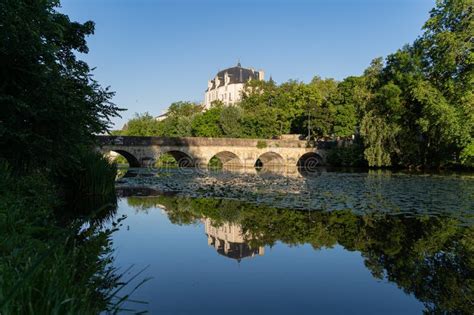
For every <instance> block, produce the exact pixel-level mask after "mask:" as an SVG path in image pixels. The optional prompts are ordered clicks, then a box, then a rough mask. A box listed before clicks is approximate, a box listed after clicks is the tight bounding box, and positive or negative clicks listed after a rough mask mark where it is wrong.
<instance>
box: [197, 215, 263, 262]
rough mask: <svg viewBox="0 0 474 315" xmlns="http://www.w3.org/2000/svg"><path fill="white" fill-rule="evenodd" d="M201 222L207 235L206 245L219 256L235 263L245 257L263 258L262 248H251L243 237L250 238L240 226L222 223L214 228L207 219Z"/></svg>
mask: <svg viewBox="0 0 474 315" xmlns="http://www.w3.org/2000/svg"><path fill="white" fill-rule="evenodd" d="M202 221H203V222H204V228H205V231H206V235H207V244H208V245H209V246H213V247H214V248H215V249H216V251H217V252H218V253H219V254H221V255H223V256H226V257H229V258H232V259H236V260H237V261H240V260H242V259H243V258H246V257H254V256H256V255H259V256H263V255H264V254H265V248H264V247H263V246H260V247H256V248H252V247H251V246H250V245H249V244H248V242H246V239H245V237H248V238H250V235H245V234H244V232H243V231H242V227H241V226H240V225H238V224H235V223H223V224H221V225H219V226H215V225H213V222H212V221H211V219H209V218H205V219H203V220H202Z"/></svg>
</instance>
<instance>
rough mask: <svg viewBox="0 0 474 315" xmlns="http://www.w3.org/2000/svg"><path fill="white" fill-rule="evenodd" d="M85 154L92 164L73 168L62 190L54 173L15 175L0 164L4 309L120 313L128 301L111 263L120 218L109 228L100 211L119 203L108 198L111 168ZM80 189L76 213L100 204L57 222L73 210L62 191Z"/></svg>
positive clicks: (0, 304)
mask: <svg viewBox="0 0 474 315" xmlns="http://www.w3.org/2000/svg"><path fill="white" fill-rule="evenodd" d="M81 159H82V162H83V163H84V162H87V163H89V164H88V167H82V168H78V169H76V170H75V171H74V172H72V174H74V175H75V176H77V177H75V178H69V181H67V182H66V183H64V187H65V188H63V189H58V188H57V186H58V185H55V184H54V183H57V181H54V180H52V179H51V176H49V175H45V174H44V173H41V172H32V173H30V174H28V175H23V176H21V177H15V176H14V175H13V173H12V170H11V169H10V168H9V167H8V165H7V164H6V163H0V257H1V258H0V314H2V315H5V314H98V313H101V312H106V313H117V312H119V311H120V307H121V305H122V303H123V302H124V301H125V300H127V299H128V295H125V296H119V294H120V290H121V289H122V288H124V287H125V286H126V284H127V281H124V280H123V279H122V274H123V273H122V274H119V272H118V271H117V270H116V269H114V267H113V265H112V262H113V256H112V253H113V252H112V243H111V234H112V233H113V232H114V231H115V230H116V228H117V227H118V225H119V224H120V221H121V219H119V220H117V222H115V223H114V224H112V225H111V227H110V228H104V227H103V224H102V223H103V220H102V219H104V218H103V213H105V212H107V211H103V209H106V208H107V209H109V210H110V209H111V208H114V207H115V203H114V201H113V200H111V199H110V198H111V197H110V196H111V194H112V193H113V194H114V196H115V191H114V190H113V189H112V188H111V187H110V186H113V185H114V183H113V179H114V178H115V173H114V166H113V165H112V166H110V165H109V164H108V163H107V165H104V164H103V161H102V160H101V159H100V158H99V157H97V156H96V157H93V156H92V155H86V156H83V157H81ZM82 165H85V164H82ZM64 174H65V173H63V175H64ZM102 176H104V177H102ZM111 178H112V182H109V183H107V181H108V180H110V179H111ZM74 185H77V186H76V189H75V190H74V191H69V189H73V188H74ZM81 194H84V196H86V197H85V198H84V199H85V200H87V201H86V202H85V203H82V204H81V205H80V206H77V207H75V208H74V211H73V213H75V211H78V209H82V208H81V207H83V206H85V205H96V204H98V203H99V202H102V207H101V208H100V209H99V208H90V209H89V213H87V214H86V213H84V212H81V213H80V215H78V216H72V215H71V216H68V218H69V220H64V218H65V216H62V217H61V219H58V216H57V213H58V212H60V211H63V212H68V211H69V210H70V209H68V208H66V205H67V204H71V203H70V202H64V199H63V198H59V196H70V197H74V198H76V197H77V198H78V197H79V196H80V195H81ZM74 200H75V201H78V199H74ZM110 201H112V203H110ZM104 205H105V206H104ZM97 209H99V210H98V211H94V210H97ZM55 210H56V211H55ZM109 213H110V211H109ZM75 214H77V213H75ZM97 214H99V217H100V218H101V220H96V219H95V218H96V215H97ZM73 218H74V219H73ZM109 219H110V218H109Z"/></svg>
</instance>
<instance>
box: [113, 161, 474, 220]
mask: <svg viewBox="0 0 474 315" xmlns="http://www.w3.org/2000/svg"><path fill="white" fill-rule="evenodd" d="M315 174H316V175H315V176H309V177H303V176H301V175H294V176H282V175H278V174H276V173H272V172H262V171H260V172H258V173H257V172H242V171H241V172H226V171H222V172H216V171H212V172H209V171H207V170H200V169H191V168H188V169H167V170H154V171H151V170H146V171H145V170H141V171H139V172H138V173H137V175H136V176H135V177H123V178H122V179H121V180H120V182H118V183H117V185H118V187H119V188H137V187H146V188H149V189H153V190H155V191H159V192H162V193H173V194H177V195H181V196H187V197H213V198H219V199H233V200H241V201H247V202H250V203H255V204H265V205H269V206H273V207H277V208H291V209H304V210H327V211H333V210H343V209H351V210H352V211H354V212H356V213H362V214H364V213H371V212H380V213H402V212H406V211H410V212H414V213H426V214H434V215H436V214H448V213H449V214H453V213H454V214H456V215H459V216H460V217H462V218H463V220H464V221H466V220H469V218H472V210H473V209H474V178H472V177H469V176H464V177H463V176H457V175H449V176H439V175H429V176H420V175H410V174H406V173H391V172H368V173H367V172H365V173H364V172H360V173H354V172H353V173H347V172H328V171H325V170H322V171H320V172H316V173H315Z"/></svg>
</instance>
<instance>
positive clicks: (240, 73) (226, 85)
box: [204, 62, 265, 109]
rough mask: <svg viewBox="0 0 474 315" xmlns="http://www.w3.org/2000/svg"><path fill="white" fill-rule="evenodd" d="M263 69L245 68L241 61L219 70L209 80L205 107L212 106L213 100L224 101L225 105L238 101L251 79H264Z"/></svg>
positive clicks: (205, 95)
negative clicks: (245, 85) (233, 65)
mask: <svg viewBox="0 0 474 315" xmlns="http://www.w3.org/2000/svg"><path fill="white" fill-rule="evenodd" d="M264 76H265V73H264V71H263V70H258V71H257V70H254V69H252V68H243V67H242V66H241V65H240V62H239V63H237V66H235V67H231V68H228V69H225V70H222V71H219V72H218V73H217V75H216V76H215V77H214V79H212V80H209V81H208V82H207V90H206V92H205V94H204V107H205V108H206V109H208V108H210V107H211V103H212V102H213V101H217V100H219V101H222V102H223V103H224V105H230V104H233V103H237V102H239V101H240V100H241V98H242V94H241V91H242V89H243V87H244V84H245V83H247V82H249V81H251V80H263V79H264Z"/></svg>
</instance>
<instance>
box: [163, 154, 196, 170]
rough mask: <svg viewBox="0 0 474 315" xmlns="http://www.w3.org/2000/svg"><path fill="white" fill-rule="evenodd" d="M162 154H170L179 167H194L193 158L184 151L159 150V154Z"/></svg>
mask: <svg viewBox="0 0 474 315" xmlns="http://www.w3.org/2000/svg"><path fill="white" fill-rule="evenodd" d="M163 154H169V155H171V156H172V157H173V158H174V159H175V160H176V162H177V163H178V166H179V167H194V166H195V160H194V158H193V157H192V156H191V155H189V154H188V153H186V152H183V151H179V150H169V151H164V152H161V154H160V156H161V155H163Z"/></svg>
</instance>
